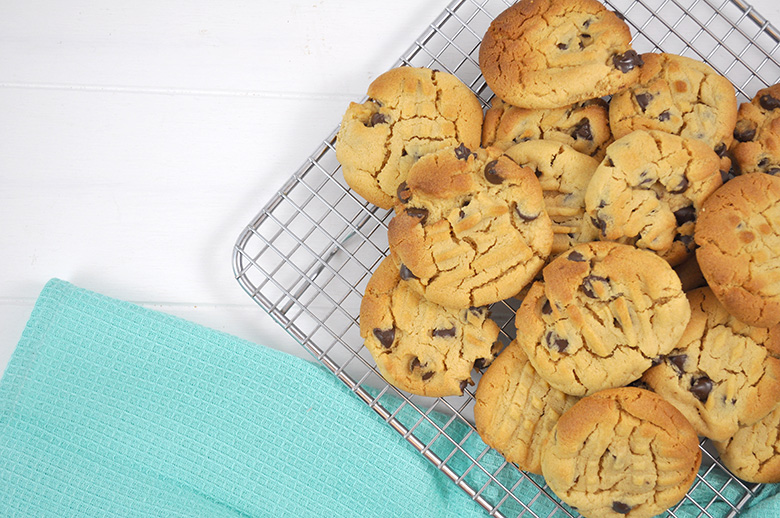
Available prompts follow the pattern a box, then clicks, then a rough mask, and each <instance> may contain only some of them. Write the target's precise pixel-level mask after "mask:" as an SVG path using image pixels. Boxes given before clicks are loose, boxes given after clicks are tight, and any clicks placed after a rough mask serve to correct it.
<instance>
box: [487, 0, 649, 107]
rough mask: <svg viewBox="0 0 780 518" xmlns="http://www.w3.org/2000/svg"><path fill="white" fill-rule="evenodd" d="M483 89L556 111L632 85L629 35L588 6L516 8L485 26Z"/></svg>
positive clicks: (635, 73)
mask: <svg viewBox="0 0 780 518" xmlns="http://www.w3.org/2000/svg"><path fill="white" fill-rule="evenodd" d="M479 65H480V68H481V70H482V74H483V76H484V77H485V81H486V82H487V84H488V86H489V87H490V89H491V90H492V91H493V92H494V93H495V94H496V95H497V96H498V97H499V98H501V99H503V100H504V101H506V102H507V103H509V104H512V105H514V106H519V107H521V108H559V107H562V106H568V105H570V104H574V103H576V102H580V101H585V100H588V99H594V98H596V97H604V96H606V95H611V94H614V93H615V92H617V91H619V90H621V89H623V88H625V87H626V86H628V85H630V84H632V83H634V82H636V81H637V80H638V78H639V69H640V67H641V65H642V58H641V57H640V56H639V55H638V54H637V53H636V51H634V50H633V49H632V48H631V31H630V30H629V28H628V25H626V23H625V22H624V21H623V20H621V19H620V18H619V17H618V16H617V15H616V14H615V13H613V12H612V11H609V10H607V9H606V8H605V7H604V6H603V5H602V4H601V3H600V2H598V1H596V0H555V1H552V0H520V1H519V2H517V3H516V4H514V5H512V6H511V7H509V8H508V9H506V10H505V11H504V12H502V13H501V14H499V15H498V17H496V18H495V20H493V22H492V23H491V24H490V27H489V28H488V30H487V32H486V34H485V36H484V38H483V40H482V45H481V46H480V49H479Z"/></svg>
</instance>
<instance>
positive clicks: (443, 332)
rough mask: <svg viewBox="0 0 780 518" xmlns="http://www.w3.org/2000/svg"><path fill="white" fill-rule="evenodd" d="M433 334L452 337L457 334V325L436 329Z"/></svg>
mask: <svg viewBox="0 0 780 518" xmlns="http://www.w3.org/2000/svg"><path fill="white" fill-rule="evenodd" d="M431 336H438V337H441V338H452V337H454V336H455V326H453V327H450V328H448V329H434V330H433V331H431Z"/></svg>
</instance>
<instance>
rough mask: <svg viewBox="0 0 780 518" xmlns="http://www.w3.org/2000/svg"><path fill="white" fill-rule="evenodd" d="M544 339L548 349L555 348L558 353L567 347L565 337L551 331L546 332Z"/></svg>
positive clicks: (567, 343) (567, 342)
mask: <svg viewBox="0 0 780 518" xmlns="http://www.w3.org/2000/svg"><path fill="white" fill-rule="evenodd" d="M545 341H546V342H547V347H549V348H550V349H557V350H558V352H559V353H562V352H564V351H566V349H567V348H568V347H569V341H568V340H566V339H565V338H561V337H559V336H558V335H557V334H555V332H553V331H548V332H547V335H546V336H545Z"/></svg>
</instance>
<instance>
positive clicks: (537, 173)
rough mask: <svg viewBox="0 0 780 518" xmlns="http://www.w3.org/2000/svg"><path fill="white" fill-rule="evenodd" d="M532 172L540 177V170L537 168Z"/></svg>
mask: <svg viewBox="0 0 780 518" xmlns="http://www.w3.org/2000/svg"><path fill="white" fill-rule="evenodd" d="M534 174H535V175H536V177H537V178H541V177H542V172H541V171H540V170H539V169H534Z"/></svg>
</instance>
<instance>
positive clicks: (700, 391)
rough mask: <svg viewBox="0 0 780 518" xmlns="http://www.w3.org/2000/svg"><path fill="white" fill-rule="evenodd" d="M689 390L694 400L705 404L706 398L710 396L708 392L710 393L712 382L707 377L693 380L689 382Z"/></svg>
mask: <svg viewBox="0 0 780 518" xmlns="http://www.w3.org/2000/svg"><path fill="white" fill-rule="evenodd" d="M689 390H690V391H691V393H692V394H693V395H694V396H695V397H696V399H698V400H699V401H701V402H702V403H706V402H707V398H708V397H709V396H710V392H712V380H711V379H709V378H708V377H707V376H702V377H701V378H694V379H692V380H691V388H690V389H689Z"/></svg>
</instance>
